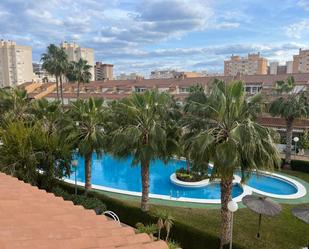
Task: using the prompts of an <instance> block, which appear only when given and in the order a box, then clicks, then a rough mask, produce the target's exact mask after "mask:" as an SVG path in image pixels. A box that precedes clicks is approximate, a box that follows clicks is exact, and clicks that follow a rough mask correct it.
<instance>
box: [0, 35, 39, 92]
mask: <svg viewBox="0 0 309 249" xmlns="http://www.w3.org/2000/svg"><path fill="white" fill-rule="evenodd" d="M32 78H33V69H32V48H31V47H30V46H20V45H17V44H16V42H14V41H5V40H0V88H3V87H14V86H18V85H21V84H22V83H24V82H29V81H32Z"/></svg>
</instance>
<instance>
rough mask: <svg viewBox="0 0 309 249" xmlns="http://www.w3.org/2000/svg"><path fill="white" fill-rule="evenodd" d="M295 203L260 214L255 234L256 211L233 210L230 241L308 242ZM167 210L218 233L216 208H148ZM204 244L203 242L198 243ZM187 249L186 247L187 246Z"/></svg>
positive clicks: (260, 244)
mask: <svg viewBox="0 0 309 249" xmlns="http://www.w3.org/2000/svg"><path fill="white" fill-rule="evenodd" d="M281 172H282V173H286V174H290V175H293V176H296V177H299V178H301V179H303V180H304V181H307V182H309V174H308V173H302V172H296V171H291V170H282V171H281ZM124 202H125V203H126V205H133V206H139V202H136V201H132V200H126V201H124ZM294 206H295V205H289V204H282V207H283V211H282V212H281V214H280V215H278V216H275V217H266V216H263V217H262V227H261V237H260V238H259V239H257V238H256V232H257V224H258V215H257V214H256V213H254V212H252V211H251V210H249V209H247V208H241V209H239V210H238V211H237V212H236V213H235V216H234V217H235V218H234V239H233V241H234V242H235V243H236V244H238V245H241V246H244V247H245V248H248V249H261V248H267V249H294V248H301V247H304V246H306V245H307V244H308V241H309V233H308V231H309V225H308V224H305V223H304V222H302V221H300V220H298V219H297V218H295V217H294V216H293V215H292V214H291V209H292V208H293V207H294ZM158 209H159V210H162V209H163V210H168V211H169V212H170V213H171V214H172V216H174V217H175V219H176V220H177V221H179V222H181V223H185V224H187V225H189V226H192V227H194V228H196V229H199V230H201V231H204V232H207V233H209V234H212V235H215V236H218V235H219V229H220V210H219V209H201V208H182V207H170V206H162V205H152V206H151V212H156V210H158ZM201 246H204V248H208V247H207V245H201ZM188 249H190V248H188Z"/></svg>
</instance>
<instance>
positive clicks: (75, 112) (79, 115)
mask: <svg viewBox="0 0 309 249" xmlns="http://www.w3.org/2000/svg"><path fill="white" fill-rule="evenodd" d="M103 103H104V102H103V99H94V98H89V99H88V100H77V101H75V102H74V103H72V105H71V106H70V109H69V110H68V111H67V114H68V116H69V119H68V121H67V122H65V125H64V128H63V130H62V132H63V134H64V136H66V141H68V142H69V143H72V145H73V147H74V148H77V149H78V153H79V154H80V155H81V156H83V157H84V158H85V190H86V191H85V194H86V195H87V193H88V191H89V190H90V189H91V159H92V154H93V153H94V152H95V153H96V154H97V156H98V157H100V156H101V155H102V154H103V146H104V144H105V137H106V134H105V129H104V124H105V122H106V120H105V108H104V106H103Z"/></svg>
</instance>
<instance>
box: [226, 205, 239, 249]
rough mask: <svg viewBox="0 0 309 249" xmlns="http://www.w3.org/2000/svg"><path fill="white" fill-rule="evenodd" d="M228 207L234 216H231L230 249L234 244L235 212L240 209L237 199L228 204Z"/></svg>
mask: <svg viewBox="0 0 309 249" xmlns="http://www.w3.org/2000/svg"><path fill="white" fill-rule="evenodd" d="M227 208H228V210H229V211H230V212H231V213H232V217H231V238H230V249H232V245H233V218H234V213H235V212H236V211H237V209H238V204H237V202H236V201H233V200H231V201H229V203H228V204H227Z"/></svg>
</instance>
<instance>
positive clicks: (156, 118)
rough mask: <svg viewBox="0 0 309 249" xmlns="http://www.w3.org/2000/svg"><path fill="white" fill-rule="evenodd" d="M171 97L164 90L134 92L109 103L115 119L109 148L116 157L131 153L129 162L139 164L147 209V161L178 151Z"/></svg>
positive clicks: (166, 159) (165, 157) (144, 209)
mask: <svg viewBox="0 0 309 249" xmlns="http://www.w3.org/2000/svg"><path fill="white" fill-rule="evenodd" d="M172 103H173V102H172V99H171V97H170V96H169V95H168V94H166V93H158V92H157V91H146V92H145V93H143V94H138V93H134V94H133V95H132V96H130V97H128V98H125V99H123V100H121V101H119V102H118V103H114V105H113V106H112V109H113V113H114V115H113V116H114V123H115V124H118V126H117V127H114V128H113V129H112V133H111V141H110V148H108V150H109V151H110V152H111V153H112V154H113V155H114V156H116V157H120V158H125V157H128V156H130V155H132V156H133V161H132V165H138V164H140V166H141V178H142V200H141V209H142V211H144V212H146V211H148V210H149V204H148V201H149V167H150V162H151V161H152V160H155V159H161V160H163V161H164V162H167V161H168V160H169V159H170V158H171V157H172V155H173V154H174V153H175V152H176V151H177V146H178V144H177V142H176V139H175V133H176V131H177V127H176V126H175V123H174V122H173V119H171V118H170V116H171V115H170V113H171V112H170V111H171V106H172Z"/></svg>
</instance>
